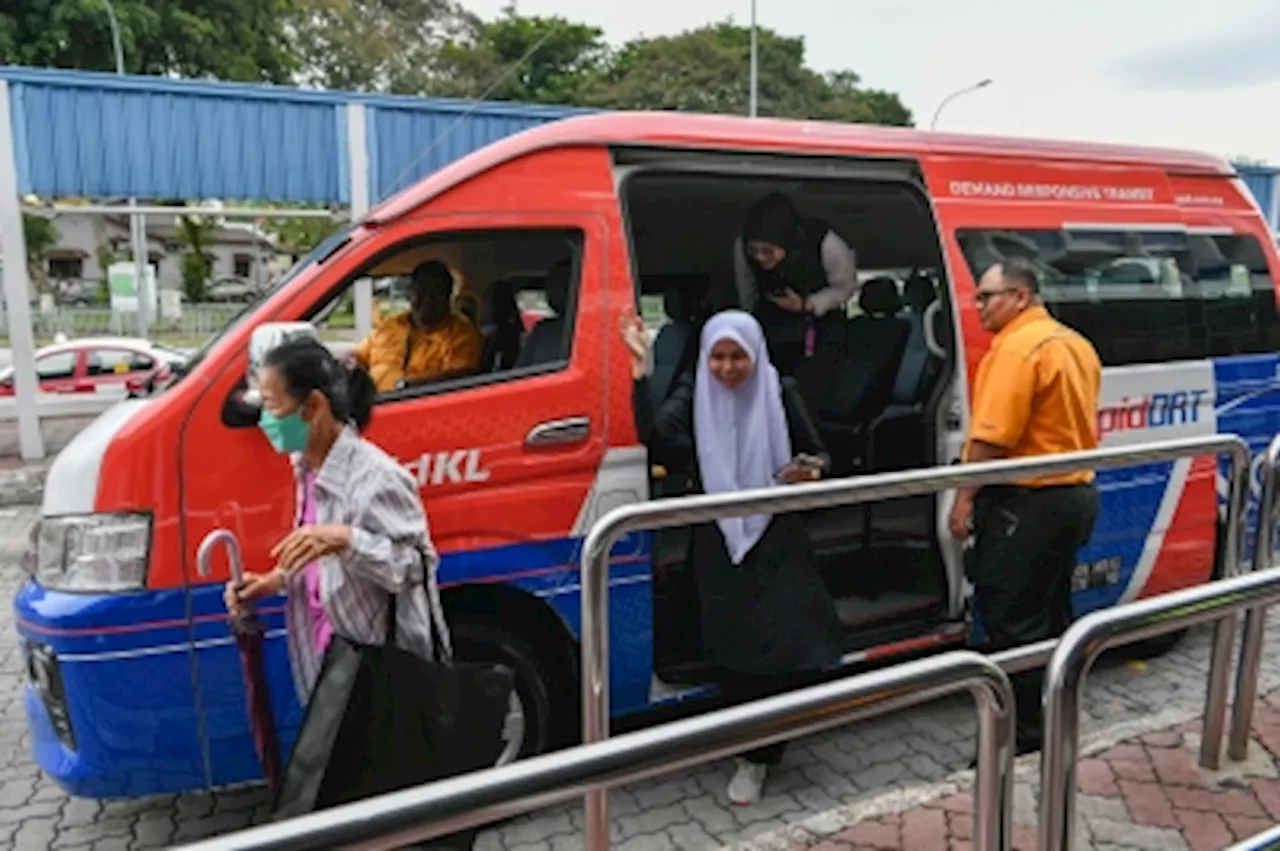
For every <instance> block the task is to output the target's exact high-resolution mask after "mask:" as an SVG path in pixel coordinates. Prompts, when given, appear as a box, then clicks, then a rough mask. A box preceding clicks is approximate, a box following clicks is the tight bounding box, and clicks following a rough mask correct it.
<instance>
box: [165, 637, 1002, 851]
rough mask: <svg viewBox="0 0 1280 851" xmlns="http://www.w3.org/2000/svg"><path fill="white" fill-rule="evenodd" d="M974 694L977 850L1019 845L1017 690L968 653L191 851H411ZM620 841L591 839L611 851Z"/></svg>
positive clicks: (593, 846) (598, 850)
mask: <svg viewBox="0 0 1280 851" xmlns="http://www.w3.org/2000/svg"><path fill="white" fill-rule="evenodd" d="M966 690H967V691H969V692H970V693H971V694H972V695H973V696H974V700H975V704H976V710H977V712H978V714H979V723H978V769H977V779H976V783H975V787H976V788H975V793H974V848H975V849H976V851H997V849H1001V846H1002V843H1003V842H1005V841H1007V838H1008V837H1009V835H1010V834H1009V826H1008V823H1007V816H1008V811H1009V807H1008V802H1009V801H1010V800H1011V799H1012V788H1013V787H1012V782H1013V756H1014V736H1013V687H1012V686H1011V685H1010V683H1009V677H1008V676H1007V675H1006V674H1005V673H1004V672H1003V671H1001V670H1000V668H999V667H998V666H996V665H995V664H994V663H992V662H991V661H990V660H989V659H987V658H986V657H985V656H983V655H981V654H979V653H974V652H973V651H969V650H957V651H952V652H950V653H945V654H942V655H939V656H934V657H930V658H926V659H918V660H915V661H912V662H907V663H904V664H902V665H897V666H895V667H893V668H886V669H882V670H879V671H872V672H870V673H866V674H860V675H858V676H853V677H844V678H842V679H839V680H834V681H832V682H827V683H822V684H820V685H816V686H810V687H808V688H804V689H800V690H797V691H792V692H786V693H784V694H780V695H776V696H774V697H769V698H765V699H763V700H757V701H753V702H751V703H747V704H743V705H740V706H735V707H730V708H728V709H721V710H717V711H715V712H710V713H707V714H705V715H698V716H695V717H692V718H686V719H684V720H681V721H675V722H672V723H670V724H663V725H660V726H657V727H652V728H649V729H647V730H640V731H637V732H634V733H628V734H626V735H622V736H618V737H616V738H610V739H605V740H603V741H600V742H595V743H594V744H590V745H581V746H579V747H576V748H571V749H569V750H564V751H558V752H555V753H550V754H544V755H542V756H538V757H533V758H531V759H526V760H520V761H518V762H514V763H511V764H509V765H505V766H501V767H499V768H490V769H486V770H484V771H478V772H473V773H470V774H465V775H462V776H459V777H454V778H450V779H448V780H443V781H440V782H437V783H428V784H426V785H423V786H417V787H415V788H412V789H406V790H404V791H400V792H393V793H391V794H387V795H380V796H378V797H376V798H370V799H367V800H364V801H359V802H356V803H352V804H347V805H344V806H341V807H335V808H333V809H329V810H322V811H320V812H316V813H311V814H308V815H305V816H302V817H299V818H295V819H290V820H288V821H285V822H280V823H276V824H268V825H264V826H261V827H256V828H253V829H250V830H246V831H242V832H239V833H234V834H230V835H227V836H222V837H217V838H214V839H209V840H206V841H204V842H199V843H196V844H193V845H189V846H186V848H187V849H188V851H215V849H217V851H228V850H229V849H236V851H285V849H290V851H293V849H299V850H300V849H312V848H335V847H347V848H353V847H358V848H360V849H362V851H367V850H368V849H391V848H401V847H404V846H405V845H409V844H413V843H419V842H425V841H427V840H430V839H435V838H438V837H440V836H443V835H446V834H450V833H454V832H456V831H460V830H466V829H469V828H473V827H479V826H481V825H484V824H487V823H489V822H493V821H497V820H499V819H503V818H510V817H512V816H515V815H519V814H521V813H526V812H529V811H531V810H535V809H539V808H541V807H548V806H552V805H555V804H559V803H563V802H565V801H568V800H572V799H573V798H575V797H577V796H579V795H582V794H583V793H584V792H586V791H588V790H596V789H602V790H603V789H608V788H612V787H616V786H622V785H625V784H628V783H634V782H638V781H641V780H647V779H649V778H651V777H656V776H658V775H661V774H665V773H669V772H672V771H678V770H680V769H683V768H689V767H692V766H695V765H700V764H702V763H705V762H709V761H711V760H715V759H721V758H724V757H727V756H732V755H734V754H737V753H741V752H742V751H743V750H745V749H748V748H754V747H761V746H764V745H769V744H773V743H776V742H782V741H786V740H788V739H792V738H795V737H797V736H807V735H812V734H814V733H819V732H822V731H824V730H830V729H832V728H834V727H839V726H842V725H845V724H850V723H854V722H857V721H861V720H865V719H867V718H871V717H874V716H877V715H883V714H886V713H890V712H894V711H898V710H902V709H906V708H908V707H911V706H915V705H917V704H920V703H924V702H927V701H930V700H935V699H938V698H941V697H945V696H947V695H950V694H954V693H956V692H959V691H966ZM608 847H609V835H608V833H605V834H604V835H603V837H601V838H599V839H597V840H595V841H594V843H593V842H587V843H586V848H587V849H588V851H605V849H608Z"/></svg>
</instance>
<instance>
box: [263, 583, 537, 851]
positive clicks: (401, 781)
mask: <svg viewBox="0 0 1280 851" xmlns="http://www.w3.org/2000/svg"><path fill="white" fill-rule="evenodd" d="M429 590H432V589H429ZM396 601H397V598H396V595H394V594H388V595H387V633H386V638H385V643H384V644H382V645H366V644H359V643H357V642H354V641H351V640H349V639H346V638H343V637H341V636H337V635H335V636H334V637H333V639H332V640H331V641H330V643H329V647H328V649H327V650H326V652H325V657H324V663H323V665H322V666H321V669H320V674H319V676H318V678H317V681H316V686H315V690H314V691H313V692H312V694H311V699H310V701H309V702H308V704H307V710H306V714H305V715H304V717H303V720H302V727H301V729H300V730H299V731H298V739H297V742H296V743H295V744H294V747H293V751H292V753H291V754H290V756H289V762H288V764H287V765H286V766H285V771H284V779H283V781H282V783H281V785H280V791H279V793H278V794H277V796H276V800H275V805H274V807H273V813H272V817H273V819H277V820H280V819H286V818H292V817H295V816H299V815H303V814H305V813H309V812H313V811H316V810H321V809H327V808H329V807H334V806H338V805H341V804H346V803H351V802H353V801H358V800H362V799H364V798H369V797H373V796H375V795H381V794H385V793H388V792H394V791H398V790H400V789H405V788H408V787H411V786H417V785H421V784H424V783H429V782H431V781H433V780H440V779H443V778H446V777H452V776H455V775H458V774H464V773H467V772H470V771H476V770H480V769H483V768H489V767H492V766H493V765H494V763H495V762H496V761H497V759H498V757H499V755H500V754H501V753H502V750H503V747H504V743H503V739H502V733H503V726H504V724H505V722H506V717H507V713H508V712H509V709H510V698H511V693H512V689H513V687H514V675H513V673H512V672H511V670H510V669H509V668H506V667H503V666H501V665H497V664H492V663H470V662H456V661H454V660H453V659H452V650H451V648H450V646H449V640H448V637H447V633H446V629H445V628H444V625H443V623H437V621H441V620H442V619H443V612H442V611H441V607H440V606H439V603H438V600H437V599H434V598H433V596H432V595H431V594H430V593H429V604H430V605H429V609H430V612H431V617H430V621H431V628H432V647H433V651H434V655H435V658H434V659H424V658H422V657H421V656H418V655H416V654H414V653H410V652H409V651H407V650H403V649H401V648H400V647H397V646H396V642H395V635H396ZM475 833H476V832H475V831H465V832H464V833H463V834H457V835H454V836H451V837H445V838H441V839H437V840H432V841H431V842H430V843H428V844H427V845H426V846H420V847H428V848H458V849H461V848H470V847H471V843H472V841H473V838H474V836H475ZM460 843H461V844H460Z"/></svg>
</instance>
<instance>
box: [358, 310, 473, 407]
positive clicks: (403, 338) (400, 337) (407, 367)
mask: <svg viewBox="0 0 1280 851" xmlns="http://www.w3.org/2000/svg"><path fill="white" fill-rule="evenodd" d="M483 349H484V338H483V337H481V335H480V331H479V330H478V329H477V328H476V326H474V325H472V324H471V320H469V319H467V318H466V317H465V316H461V315H459V314H457V313H454V314H451V315H450V316H449V318H448V319H446V320H445V321H444V322H442V323H440V324H439V325H438V326H436V327H435V328H432V329H431V330H429V331H424V330H420V329H417V328H415V327H414V326H413V322H412V321H411V320H410V318H409V314H408V313H401V314H398V315H396V316H391V317H388V318H387V319H385V320H383V321H382V323H381V324H380V325H378V327H377V328H376V329H374V331H373V333H371V334H370V335H369V336H368V337H366V338H365V340H364V342H362V343H361V344H360V345H359V346H357V347H356V359H357V360H358V361H360V363H361V364H363V365H364V367H365V368H366V369H368V370H369V375H370V376H371V377H372V378H373V383H374V384H376V385H377V387H378V392H380V393H385V392H387V391H388V390H394V389H395V386H396V384H398V383H399V382H400V379H402V378H408V379H410V380H415V379H426V378H434V377H435V376H437V375H441V374H443V373H446V372H453V371H455V370H473V369H477V368H479V366H480V356H481V352H482V350H483Z"/></svg>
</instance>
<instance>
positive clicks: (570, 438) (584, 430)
mask: <svg viewBox="0 0 1280 851" xmlns="http://www.w3.org/2000/svg"><path fill="white" fill-rule="evenodd" d="M590 434H591V418H590V417H569V418H567V419H563V420H550V421H549V422H545V423H539V424H538V425H536V426H534V427H533V428H531V429H529V433H528V434H527V435H525V438H524V445H525V446H564V445H565V444H569V443H581V442H582V441H584V440H586V439H587V437H588V436H589V435H590Z"/></svg>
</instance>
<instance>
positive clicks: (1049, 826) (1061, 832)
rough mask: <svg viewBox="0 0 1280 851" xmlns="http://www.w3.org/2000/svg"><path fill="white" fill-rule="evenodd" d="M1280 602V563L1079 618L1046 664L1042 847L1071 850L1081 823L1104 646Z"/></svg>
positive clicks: (1042, 768) (1041, 807) (1172, 630)
mask: <svg viewBox="0 0 1280 851" xmlns="http://www.w3.org/2000/svg"><path fill="white" fill-rule="evenodd" d="M1278 601H1280V570H1265V571H1261V572H1258V573H1253V572H1250V573H1246V574H1244V575H1243V576H1235V577H1231V578H1229V579H1222V580H1219V581H1217V582H1210V583H1207V584H1205V585H1198V586H1196V587H1194V588H1184V589H1182V590H1181V591H1173V592H1170V593H1168V594H1161V595H1160V596H1158V597H1151V598H1148V599H1146V600H1139V601H1137V602H1134V603H1127V604H1125V605H1123V606H1117V607H1115V608H1112V609H1101V610H1099V611H1096V612H1092V613H1090V614H1088V615H1085V616H1084V617H1083V618H1081V619H1080V620H1078V621H1076V622H1075V623H1074V624H1072V625H1071V627H1070V628H1069V629H1068V630H1067V632H1066V634H1064V635H1063V636H1062V638H1061V639H1059V641H1058V647H1057V649H1056V650H1055V651H1054V653H1053V656H1052V657H1050V659H1049V664H1048V665H1047V666H1046V669H1045V687H1044V703H1045V706H1044V729H1045V736H1044V750H1043V752H1042V754H1041V757H1040V784H1041V785H1040V844H1039V848H1040V851H1069V849H1071V848H1072V847H1073V846H1072V843H1073V833H1074V830H1075V798H1076V756H1077V748H1078V746H1079V738H1080V695H1081V691H1082V686H1083V684H1084V677H1085V674H1086V673H1088V671H1089V669H1090V668H1091V667H1092V666H1093V663H1094V661H1095V660H1096V659H1097V658H1098V656H1099V655H1101V654H1102V653H1103V652H1105V651H1107V650H1109V649H1111V648H1112V647H1118V646H1121V645H1125V644H1132V643H1133V642H1135V641H1142V640H1144V639H1147V638H1155V637H1157V636H1160V635H1166V634H1168V633H1170V632H1176V631H1178V630H1180V629H1186V628H1188V627H1192V626H1195V625H1197V624H1201V623H1208V622H1210V621H1220V620H1222V619H1223V618H1230V617H1231V616H1232V615H1233V614H1234V613H1235V612H1237V611H1239V610H1240V609H1244V608H1250V607H1258V606H1269V605H1271V604H1273V603H1275V602H1278Z"/></svg>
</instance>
